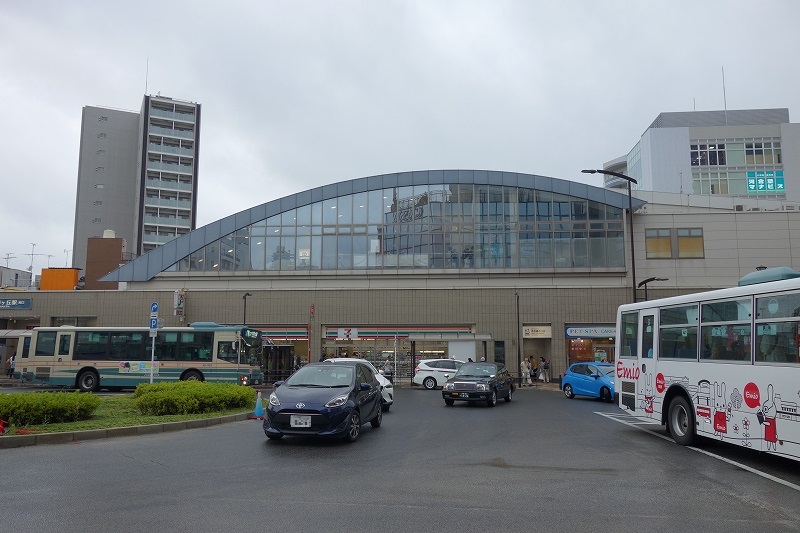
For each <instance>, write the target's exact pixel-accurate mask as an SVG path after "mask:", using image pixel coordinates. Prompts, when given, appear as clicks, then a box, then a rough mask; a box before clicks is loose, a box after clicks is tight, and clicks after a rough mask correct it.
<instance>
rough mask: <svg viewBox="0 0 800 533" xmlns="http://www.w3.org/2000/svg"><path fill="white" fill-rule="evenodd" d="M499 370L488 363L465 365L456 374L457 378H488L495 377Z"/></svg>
mask: <svg viewBox="0 0 800 533" xmlns="http://www.w3.org/2000/svg"><path fill="white" fill-rule="evenodd" d="M496 371H497V368H496V367H495V366H494V365H492V364H488V363H464V364H463V365H461V368H459V369H458V371H457V372H456V375H455V377H457V378H468V377H469V378H486V377H491V376H494V374H495V372H496Z"/></svg>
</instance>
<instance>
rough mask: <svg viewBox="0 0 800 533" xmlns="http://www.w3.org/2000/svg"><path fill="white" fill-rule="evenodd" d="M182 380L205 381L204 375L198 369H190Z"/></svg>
mask: <svg viewBox="0 0 800 533" xmlns="http://www.w3.org/2000/svg"><path fill="white" fill-rule="evenodd" d="M181 381H203V375H202V374H200V372H198V371H197V370H189V371H188V372H187V373H185V374H184V375H183V376H181Z"/></svg>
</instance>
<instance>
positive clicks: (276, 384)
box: [274, 380, 284, 389]
mask: <svg viewBox="0 0 800 533" xmlns="http://www.w3.org/2000/svg"><path fill="white" fill-rule="evenodd" d="M283 384H284V381H283V380H281V381H276V382H275V383H274V387H275V388H276V389H277V388H278V387H280V386H281V385H283Z"/></svg>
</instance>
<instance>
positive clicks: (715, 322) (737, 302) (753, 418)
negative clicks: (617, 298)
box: [616, 267, 800, 459]
mask: <svg viewBox="0 0 800 533" xmlns="http://www.w3.org/2000/svg"><path fill="white" fill-rule="evenodd" d="M797 276H800V273H798V272H795V271H793V270H791V269H788V268H783V267H781V268H773V269H767V270H763V271H758V272H754V273H752V274H748V275H747V276H745V277H743V278H742V279H741V280H740V282H739V286H738V287H733V288H728V289H721V290H715V291H709V292H702V293H697V294H690V295H684V296H676V297H672V298H664V299H660V300H652V301H647V302H638V303H634V304H627V305H622V306H620V307H619V309H618V311H617V337H616V351H617V363H616V391H617V395H618V397H617V403H618V405H619V407H620V408H622V409H623V410H625V411H626V412H628V413H629V414H631V415H632V416H634V417H636V418H637V419H640V420H642V421H645V422H647V421H649V422H653V423H660V424H663V425H666V426H667V430H668V431H669V433H670V434H671V436H672V438H673V439H674V440H675V441H676V442H677V443H679V444H683V445H690V444H692V443H693V442H694V441H695V439H696V437H697V436H702V437H707V438H710V439H716V440H720V441H724V442H728V443H732V444H735V445H739V446H743V447H746V448H751V449H754V450H760V451H763V452H767V453H773V454H777V455H781V456H783V457H789V458H792V459H800V410H799V408H798V404H799V403H800V353H798V349H799V347H800V335H798V327H799V326H800V277H797ZM781 278H788V279H781ZM772 280H777V281H772Z"/></svg>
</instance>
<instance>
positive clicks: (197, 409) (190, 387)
mask: <svg viewBox="0 0 800 533" xmlns="http://www.w3.org/2000/svg"><path fill="white" fill-rule="evenodd" d="M133 397H134V405H135V407H136V408H137V409H138V410H139V412H140V413H142V414H144V415H176V414H190V413H209V412H212V411H224V410H227V409H237V408H245V407H252V406H253V405H255V398H256V393H255V391H254V390H253V389H251V388H250V387H243V386H241V385H235V384H231V383H207V382H205V381H179V382H177V383H142V384H140V385H138V386H137V387H136V391H135V392H134V393H133Z"/></svg>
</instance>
